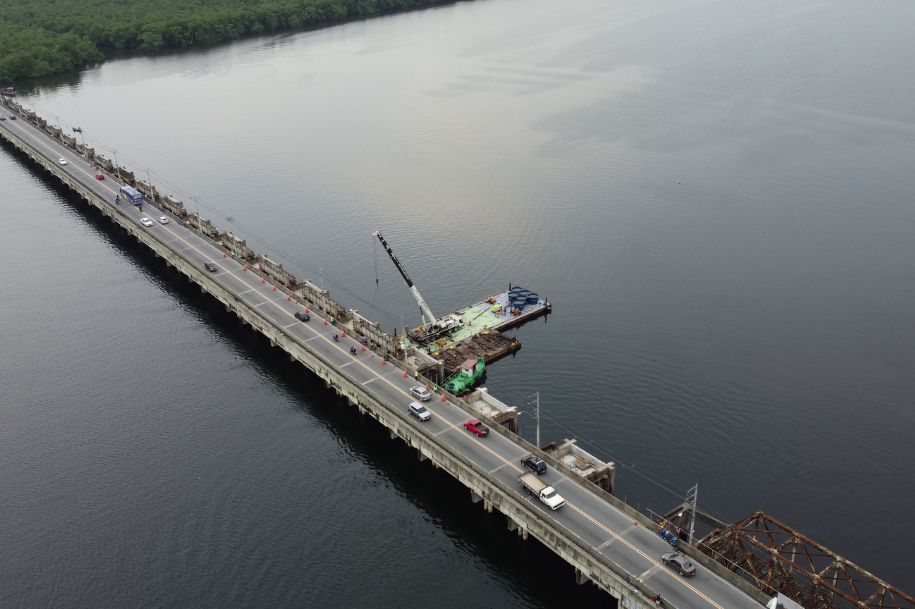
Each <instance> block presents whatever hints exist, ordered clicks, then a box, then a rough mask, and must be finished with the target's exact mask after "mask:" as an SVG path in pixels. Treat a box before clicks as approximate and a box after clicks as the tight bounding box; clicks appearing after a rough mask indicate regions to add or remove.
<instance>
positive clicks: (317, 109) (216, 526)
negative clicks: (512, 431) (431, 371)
mask: <svg viewBox="0 0 915 609" xmlns="http://www.w3.org/2000/svg"><path fill="white" fill-rule="evenodd" d="M913 25H915V7H913V5H911V4H910V3H907V2H902V1H889V2H884V3H882V4H880V5H879V6H876V5H875V6H870V5H862V4H860V3H856V2H850V1H842V0H840V1H839V2H834V3H829V4H823V3H817V2H809V1H801V2H798V1H797V0H794V1H791V2H788V1H784V2H782V1H766V2H764V1H754V2H749V3H739V4H738V5H735V4H733V3H728V2H723V1H720V0H709V1H706V2H700V1H693V0H690V1H687V0H677V1H674V2H654V1H649V2H619V3H607V2H603V1H596V0H595V1H592V0H577V1H576V2H572V3H565V2H563V3H559V2H549V1H547V0H527V1H526V2H521V1H520V0H485V1H478V2H473V3H466V4H458V5H454V6H449V7H446V8H442V9H436V10H429V11H422V12H417V13H410V14H405V15H399V16H395V17H390V18H383V19H377V20H373V21H369V22H364V23H353V24H348V25H344V26H341V27H336V28H331V29H327V30H322V31H316V32H309V33H300V34H290V35H280V36H272V37H265V38H256V39H251V40H246V41H242V42H238V43H236V44H231V45H227V46H223V47H219V48H216V49H211V50H204V51H197V52H191V53H185V54H176V55H166V56H161V57H156V58H136V59H128V60H122V61H114V62H111V63H108V64H106V65H104V66H102V67H100V68H97V69H93V70H89V71H87V72H85V73H83V74H81V75H79V77H78V78H75V79H74V80H73V81H72V82H65V83H63V84H57V85H54V86H47V87H44V88H41V89H37V90H35V91H34V92H32V93H31V94H28V95H25V96H24V100H25V101H26V102H27V103H28V104H30V105H33V106H34V107H35V108H36V109H37V110H39V111H40V112H42V113H43V114H45V116H48V117H53V116H59V117H60V122H61V125H63V126H68V127H69V126H77V125H78V126H80V127H82V128H83V129H84V132H85V135H86V137H87V141H90V142H94V143H96V144H97V145H98V147H99V148H103V149H105V150H107V151H109V152H111V153H112V154H114V151H116V154H117V155H118V158H119V160H120V161H121V162H122V164H125V165H129V166H131V167H133V168H134V169H136V171H137V173H138V174H140V175H143V174H146V173H148V174H149V175H150V176H151V177H152V179H153V181H154V182H156V183H158V184H159V185H160V186H161V188H162V189H163V190H165V191H167V192H171V193H174V194H176V195H177V196H179V197H180V198H183V199H184V200H185V201H186V203H187V204H188V207H190V208H191V209H194V208H198V209H199V210H200V211H201V213H203V214H204V215H205V216H208V217H210V218H211V219H212V220H213V221H214V222H215V223H216V224H217V225H219V226H222V227H224V228H228V229H232V230H235V231H236V232H237V233H239V234H240V235H241V236H243V237H245V238H247V239H248V240H249V242H251V243H252V244H253V245H254V247H255V249H257V250H258V251H260V252H263V253H267V254H270V255H271V256H273V257H275V258H277V259H280V260H282V261H283V262H284V263H285V264H286V266H287V267H289V268H290V269H292V270H293V272H294V273H296V274H297V275H298V276H300V277H302V278H310V279H312V280H314V281H316V282H317V281H321V280H322V279H323V281H324V283H325V285H326V286H327V287H328V288H330V290H331V292H332V294H334V295H335V296H336V297H337V298H339V299H340V300H341V301H343V302H345V303H346V304H348V305H349V306H352V307H356V308H359V309H360V310H361V311H362V312H363V313H366V314H367V315H369V316H370V317H373V318H375V319H378V320H379V321H381V322H382V323H383V324H384V325H385V326H386V327H388V328H393V327H395V326H399V325H402V324H403V323H415V322H416V321H418V312H417V310H416V306H415V303H413V301H412V299H411V298H410V296H409V294H408V293H407V290H406V288H405V286H404V285H403V283H402V281H401V279H400V278H399V276H398V275H397V273H396V271H395V270H394V269H393V267H392V265H391V264H390V262H389V261H388V260H387V258H386V257H384V255H383V254H382V253H380V252H378V251H377V250H376V249H375V246H374V244H373V241H372V238H371V237H370V233H371V231H373V230H375V229H381V230H383V231H384V232H385V234H386V237H387V238H388V241H389V242H390V243H391V244H392V246H393V247H394V248H395V250H396V251H397V253H398V255H399V257H400V258H401V260H402V261H403V262H404V264H405V265H406V266H407V269H408V270H409V272H410V274H411V275H412V277H413V279H414V280H415V281H416V283H417V285H418V286H419V287H420V289H421V290H422V292H423V295H424V296H425V298H426V300H427V301H428V302H429V304H430V306H431V307H432V308H433V310H435V311H437V312H442V313H444V312H447V311H449V310H451V309H454V308H457V307H459V306H463V305H465V304H468V303H470V302H472V301H475V300H477V299H478V298H480V297H482V296H486V295H488V294H490V293H493V292H495V291H497V290H499V289H503V288H504V287H506V286H507V285H508V283H509V282H513V283H521V284H523V285H525V286H527V287H530V288H533V289H535V290H536V291H538V292H539V293H540V294H542V295H545V296H548V297H550V299H551V300H552V301H553V302H554V306H555V308H554V311H555V312H554V315H552V316H551V317H550V318H549V320H548V322H547V323H546V324H544V323H535V324H533V325H531V326H529V327H526V328H523V329H521V330H519V331H518V332H517V334H518V335H519V336H520V338H521V339H522V341H523V343H524V348H523V349H522V351H521V352H520V353H519V355H518V356H517V357H515V358H514V359H511V360H507V361H503V362H500V363H498V364H497V365H495V366H494V367H493V369H492V371H491V373H490V375H489V381H488V386H489V388H490V390H491V391H492V392H493V393H494V394H496V395H497V396H498V397H500V398H502V399H503V400H505V401H507V402H510V403H513V404H517V405H519V406H522V407H523V406H524V403H525V401H526V399H527V397H526V396H529V395H530V394H532V393H534V392H535V391H540V395H541V403H542V407H543V412H544V415H545V419H544V421H543V428H542V436H543V437H544V438H545V439H555V440H560V439H562V438H563V437H570V436H576V437H579V438H580V439H581V440H580V441H581V442H583V443H585V442H587V447H588V448H590V449H591V450H592V451H593V452H595V453H596V454H598V455H600V456H604V457H606V458H608V459H614V460H616V461H617V462H618V464H619V465H620V472H619V475H618V486H619V494H620V495H625V496H627V497H628V499H629V500H630V501H631V502H632V503H634V504H638V505H640V506H641V507H643V508H645V507H652V508H655V509H666V508H668V507H671V506H672V505H674V504H676V503H677V502H679V501H680V496H682V495H683V494H684V493H685V491H686V489H687V488H689V487H690V486H692V485H693V484H695V483H698V484H699V489H700V503H701V504H702V505H703V506H704V507H705V508H706V509H708V510H709V511H711V512H712V513H714V514H717V515H719V516H721V517H723V518H726V519H736V518H740V517H742V516H744V515H747V514H749V513H751V512H753V511H755V510H758V509H761V510H765V511H768V512H770V513H772V514H773V515H774V516H776V517H777V518H779V519H781V520H783V521H785V522H787V523H789V524H790V525H792V526H794V527H796V528H798V529H800V530H802V531H804V532H805V533H807V534H809V535H811V536H812V537H814V538H816V539H817V540H818V541H820V542H822V543H824V544H826V545H828V546H830V547H832V548H834V549H835V550H837V551H839V552H840V553H842V554H844V555H845V556H846V557H848V558H849V559H851V560H853V561H855V562H857V563H858V564H860V565H861V566H863V567H864V568H866V569H868V570H870V571H872V572H875V573H877V574H878V575H880V576H882V577H884V578H886V579H887V580H889V581H890V582H892V583H895V584H897V585H899V586H900V587H902V588H903V589H908V590H909V591H911V590H912V589H915V578H913V575H912V573H913V570H912V563H911V561H906V560H904V559H902V558H901V557H903V556H907V555H909V553H910V548H911V545H912V543H913V542H915V534H913V533H912V532H911V531H912V527H911V526H909V525H908V524H907V523H908V520H909V518H910V515H911V514H912V512H913V510H915V484H913V474H912V471H913V465H915V443H913V442H912V437H913V436H915V415H913V410H912V397H911V396H912V395H915V376H913V374H912V370H913V368H915V307H913V299H915V287H913V286H915V240H913V239H912V234H913V227H915V206H913V204H912V203H913V200H912V193H913V192H915V176H913V173H912V170H911V168H912V167H913V166H915V106H913V105H912V104H911V99H915V64H913V63H912V62H906V61H902V58H905V57H913V56H915V41H913V39H912V37H911V36H910V33H911V31H912V26H913ZM0 184H2V195H0V212H2V214H3V218H4V220H5V222H4V223H3V226H2V228H0V231H2V235H3V239H2V240H0V255H2V260H3V261H4V262H5V264H3V265H0V277H2V278H0V285H2V286H3V288H2V296H3V297H2V299H0V312H2V315H0V336H2V338H3V348H2V350H0V387H2V394H0V523H2V525H0V548H3V550H2V556H3V558H4V560H2V561H0V605H2V606H4V607H42V606H46V607H58V606H60V607H87V608H88V607H133V606H149V607H210V606H212V607H222V606H233V607H271V608H273V607H303V606H310V607H314V606H328V607H329V606H335V607H341V606H342V607H350V606H352V607H374V606H398V605H402V606H433V607H452V606H456V605H457V604H461V605H462V606H469V607H560V606H563V607H564V606H568V601H569V599H574V600H575V602H576V603H577V604H578V605H581V606H602V605H603V606H606V598H605V597H603V596H602V595H599V594H596V593H594V592H592V591H590V589H589V588H579V587H577V586H575V585H574V582H573V576H572V573H571V572H569V571H568V569H567V568H566V567H565V566H564V564H563V563H561V562H560V561H558V560H556V559H554V558H552V557H551V555H550V554H549V552H548V551H546V550H543V549H542V548H540V547H538V546H537V544H533V543H527V544H523V543H521V542H520V541H517V540H516V538H515V537H513V536H511V535H507V534H505V533H504V523H503V522H502V520H501V518H500V517H498V516H488V515H485V514H483V513H482V510H480V509H479V507H478V506H474V505H472V504H470V502H469V501H466V499H467V497H466V493H465V491H464V490H463V489H462V488H461V487H459V486H458V485H456V484H455V483H452V482H450V481H449V480H448V479H447V477H444V476H442V475H440V474H438V473H436V472H434V471H433V470H431V468H429V467H427V466H425V465H420V464H418V463H416V462H415V459H414V458H413V455H412V454H411V453H410V452H409V451H408V450H407V449H405V448H403V447H402V446H401V445H400V444H398V443H392V442H390V441H388V440H387V439H386V437H387V436H386V434H385V433H384V432H383V431H381V430H380V429H378V428H377V427H376V426H374V425H372V424H370V423H367V422H365V421H362V420H361V419H360V418H359V417H358V416H357V415H354V414H353V413H352V412H350V411H349V410H348V409H346V408H342V407H341V405H340V404H339V403H338V402H337V401H336V399H335V398H334V397H333V396H332V395H331V394H328V393H327V392H326V391H324V390H323V389H322V388H321V386H320V385H319V384H318V383H316V382H314V381H313V380H312V379H310V378H308V376H307V375H306V374H304V373H303V372H302V371H301V370H299V369H297V368H294V367H292V366H289V365H288V364H286V363H285V362H284V358H283V357H281V356H280V355H278V354H276V353H273V352H271V351H270V350H269V349H267V348H265V346H264V345H263V343H261V342H260V340H259V339H257V338H256V337H254V336H252V335H249V334H247V333H246V332H245V331H243V330H240V329H239V327H238V326H237V325H236V324H235V323H234V322H233V321H232V320H231V319H230V318H227V317H225V316H224V315H223V314H221V313H220V312H218V310H217V309H216V307H214V306H212V305H211V304H209V303H208V301H207V300H205V299H201V298H200V297H199V296H198V295H197V294H196V293H195V291H194V290H193V289H192V288H189V287H187V286H183V285H181V284H180V283H179V282H177V281H175V280H174V278H173V275H172V274H171V273H169V272H168V271H166V270H164V269H162V268H161V267H160V266H159V265H158V264H157V263H156V262H155V261H154V260H152V259H151V258H149V257H148V256H147V255H145V254H143V253H142V252H141V251H140V250H138V249H137V248H135V247H134V246H132V245H131V244H130V242H129V241H127V240H126V239H123V238H121V237H118V236H116V235H115V234H114V233H113V232H112V231H110V230H109V229H108V228H107V225H106V224H105V223H104V222H103V221H100V220H98V219H97V218H94V217H92V216H91V215H87V214H85V213H83V212H82V211H81V209H82V208H81V207H79V206H78V205H74V204H73V203H71V202H70V201H69V200H68V198H67V196H66V195H65V194H64V193H62V192H60V191H57V190H55V189H53V187H51V186H50V185H48V184H47V183H45V182H44V181H42V180H41V179H40V178H39V177H38V176H36V175H34V174H33V173H32V172H30V171H29V170H26V169H24V168H23V166H22V165H21V163H20V162H19V161H17V160H16V159H15V158H14V157H12V156H11V155H10V154H7V153H3V154H2V155H0ZM376 277H377V278H378V280H379V281H378V287H377V289H376V287H375V280H376ZM523 424H524V426H525V427H524V430H525V433H526V434H527V435H528V436H530V437H532V436H533V422H532V420H531V419H530V418H525V419H524V421H523ZM641 472H645V474H646V475H650V477H651V478H652V481H650V480H648V479H647V478H646V477H645V475H642V474H641ZM668 489H670V491H673V492H670V491H669V490H668ZM678 495H679V496H678ZM542 571H545V572H546V574H544V573H542ZM468 591H472V593H468Z"/></svg>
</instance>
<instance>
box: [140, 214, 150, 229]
mask: <svg viewBox="0 0 915 609" xmlns="http://www.w3.org/2000/svg"><path fill="white" fill-rule="evenodd" d="M140 224H142V225H143V226H145V227H147V228H149V227H150V226H152V225H153V221H152V220H150V219H149V218H147V217H146V216H143V217H142V218H140Z"/></svg>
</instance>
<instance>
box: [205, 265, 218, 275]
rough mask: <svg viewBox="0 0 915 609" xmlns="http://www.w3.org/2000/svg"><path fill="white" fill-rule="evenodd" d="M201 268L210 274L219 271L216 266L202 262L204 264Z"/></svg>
mask: <svg viewBox="0 0 915 609" xmlns="http://www.w3.org/2000/svg"><path fill="white" fill-rule="evenodd" d="M203 268H205V269H206V270H208V271H209V272H211V273H215V272H216V271H218V270H219V269H218V268H217V267H216V265H215V264H213V263H212V262H204V263H203Z"/></svg>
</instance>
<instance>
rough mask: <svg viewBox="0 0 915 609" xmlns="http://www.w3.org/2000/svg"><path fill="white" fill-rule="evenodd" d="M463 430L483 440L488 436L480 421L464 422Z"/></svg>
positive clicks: (487, 430) (487, 429)
mask: <svg viewBox="0 0 915 609" xmlns="http://www.w3.org/2000/svg"><path fill="white" fill-rule="evenodd" d="M464 429H466V430H467V431H469V432H471V433H474V434H476V435H478V436H479V437H481V438H485V437H486V436H488V435H489V428H488V427H486V426H485V425H483V422H482V421H481V420H480V419H470V420H468V421H464Z"/></svg>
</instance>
